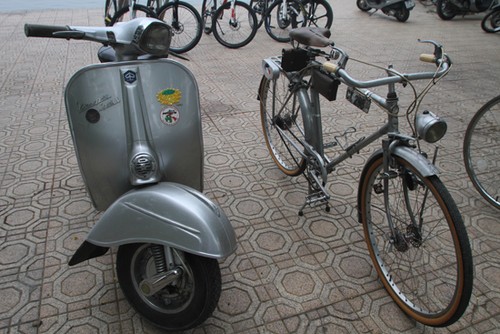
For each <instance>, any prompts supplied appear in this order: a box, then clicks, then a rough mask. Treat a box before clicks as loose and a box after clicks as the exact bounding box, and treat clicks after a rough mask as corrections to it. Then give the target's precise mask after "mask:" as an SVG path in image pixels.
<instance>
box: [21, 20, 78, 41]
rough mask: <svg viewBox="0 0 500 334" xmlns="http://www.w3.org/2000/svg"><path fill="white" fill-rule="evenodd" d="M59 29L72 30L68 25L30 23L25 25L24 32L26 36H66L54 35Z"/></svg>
mask: <svg viewBox="0 0 500 334" xmlns="http://www.w3.org/2000/svg"><path fill="white" fill-rule="evenodd" d="M58 31H71V29H70V27H68V26H52V25H43V24H29V23H26V24H25V25H24V34H25V35H26V37H49V38H64V37H57V36H54V33H55V32H58Z"/></svg>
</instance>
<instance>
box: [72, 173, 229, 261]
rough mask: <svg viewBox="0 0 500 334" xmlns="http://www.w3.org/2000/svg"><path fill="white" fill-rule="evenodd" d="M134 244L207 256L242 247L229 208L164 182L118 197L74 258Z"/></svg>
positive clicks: (220, 254)
mask: <svg viewBox="0 0 500 334" xmlns="http://www.w3.org/2000/svg"><path fill="white" fill-rule="evenodd" d="M129 243H153V244H160V245H165V246H169V247H173V248H176V249H179V250H182V251H185V252H188V253H192V254H196V255H200V256H204V257H209V258H224V257H226V256H228V255H230V254H231V253H232V252H234V250H235V249H236V236H235V234H234V230H233V228H232V226H231V223H230V222H229V220H228V218H227V217H226V215H225V214H224V212H223V211H222V210H221V209H220V208H219V207H218V206H217V205H216V204H214V203H213V202H211V201H210V200H209V199H208V198H207V197H205V196H204V195H203V194H202V193H200V192H198V191H197V190H194V189H192V188H189V187H187V186H184V185H181V184H177V183H170V182H162V183H158V184H156V185H153V186H147V187H143V188H137V189H134V190H131V191H129V192H127V193H126V194H124V195H123V196H121V197H120V198H118V199H117V200H116V201H115V202H114V203H113V204H112V205H111V206H110V207H109V208H108V210H106V212H105V213H104V215H103V216H102V218H101V219H100V220H99V221H98V222H97V224H96V225H95V226H94V227H93V228H92V230H91V231H90V233H89V235H88V237H87V240H86V241H85V242H84V244H82V246H80V248H79V249H78V251H77V252H76V253H75V255H74V256H73V258H72V259H71V261H70V263H71V264H76V263H79V262H82V261H85V260H87V259H90V258H92V257H96V256H100V255H102V254H104V253H105V252H106V250H107V249H108V248H109V247H112V246H119V245H123V244H129Z"/></svg>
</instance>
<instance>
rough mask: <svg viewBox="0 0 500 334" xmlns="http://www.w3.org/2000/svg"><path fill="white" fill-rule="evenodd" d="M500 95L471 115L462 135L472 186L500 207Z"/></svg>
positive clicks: (495, 205)
mask: <svg viewBox="0 0 500 334" xmlns="http://www.w3.org/2000/svg"><path fill="white" fill-rule="evenodd" d="M499 135H500V95H499V96H497V97H495V98H494V99H492V100H490V101H489V102H487V103H486V104H485V105H484V106H482V107H481V108H480V109H479V110H478V111H477V112H476V114H475V115H474V117H472V120H471V121H470V123H469V126H468V127H467V131H466V132H465V137H464V148H463V154H464V163H465V169H466V171H467V174H468V175H469V178H470V179H471V181H472V184H473V185H474V187H475V188H476V189H477V191H479V193H480V194H481V196H483V197H484V199H486V200H487V201H488V202H490V203H491V204H493V206H494V207H496V208H497V209H500V159H499V156H500V146H499V138H498V136H499Z"/></svg>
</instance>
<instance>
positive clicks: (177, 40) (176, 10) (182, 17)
mask: <svg viewBox="0 0 500 334" xmlns="http://www.w3.org/2000/svg"><path fill="white" fill-rule="evenodd" d="M158 19H160V20H162V21H164V22H165V23H167V24H168V25H169V26H171V27H172V40H171V42H170V51H172V52H175V53H184V52H187V51H189V50H191V49H192V48H194V47H195V46H196V44H198V42H199V41H200V39H201V31H202V28H203V24H202V20H201V16H200V14H198V11H197V10H196V9H195V8H194V7H193V6H192V5H190V4H188V3H187V2H184V1H177V2H167V4H165V5H164V6H163V7H161V8H160V9H159V10H158Z"/></svg>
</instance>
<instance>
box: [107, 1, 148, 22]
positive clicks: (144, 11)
mask: <svg viewBox="0 0 500 334" xmlns="http://www.w3.org/2000/svg"><path fill="white" fill-rule="evenodd" d="M134 10H135V16H136V17H153V18H156V13H155V12H154V11H152V10H151V9H149V8H148V7H146V6H143V5H137V4H135V5H134ZM128 12H129V6H125V7H123V8H121V9H120V10H119V11H117V12H116V13H115V15H114V16H113V18H112V19H111V21H110V22H109V25H111V26H112V25H114V24H115V23H116V22H122V21H128V20H129V19H130V17H129V15H126V14H127V13H128Z"/></svg>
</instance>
